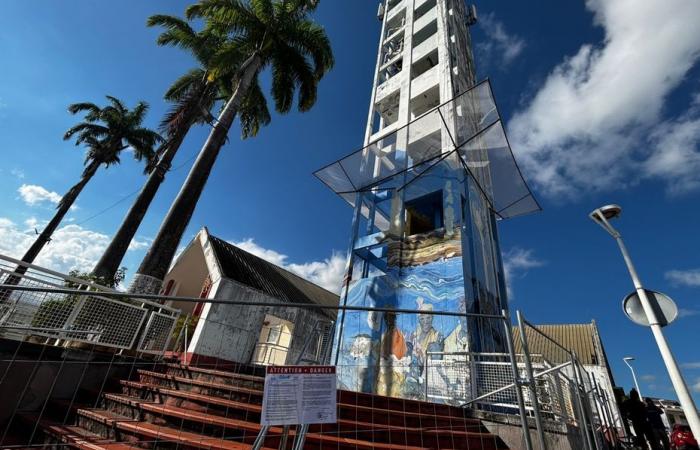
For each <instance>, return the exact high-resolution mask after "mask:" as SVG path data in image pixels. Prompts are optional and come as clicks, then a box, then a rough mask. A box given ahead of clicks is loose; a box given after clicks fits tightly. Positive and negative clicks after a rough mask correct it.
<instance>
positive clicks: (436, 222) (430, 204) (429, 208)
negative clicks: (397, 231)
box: [406, 190, 444, 236]
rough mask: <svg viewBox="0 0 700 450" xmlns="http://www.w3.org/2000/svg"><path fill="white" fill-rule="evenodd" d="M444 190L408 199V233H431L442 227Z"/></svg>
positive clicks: (409, 234)
mask: <svg viewBox="0 0 700 450" xmlns="http://www.w3.org/2000/svg"><path fill="white" fill-rule="evenodd" d="M443 226H444V223H443V211H442V190H439V191H435V192H431V193H430V194H427V195H423V196H422V197H418V198H415V199H413V200H407V201H406V235H407V236H413V235H416V234H423V233H429V232H431V231H434V230H437V229H438V228H442V227H443Z"/></svg>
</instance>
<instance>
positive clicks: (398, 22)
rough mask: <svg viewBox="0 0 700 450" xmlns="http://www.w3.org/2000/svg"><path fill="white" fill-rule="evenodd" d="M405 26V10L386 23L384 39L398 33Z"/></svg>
mask: <svg viewBox="0 0 700 450" xmlns="http://www.w3.org/2000/svg"><path fill="white" fill-rule="evenodd" d="M404 25H406V10H405V9H404V10H403V11H401V12H400V13H398V14H396V15H395V16H394V17H392V18H391V19H389V21H388V22H387V23H386V35H385V37H389V36H391V35H393V34H394V33H396V32H397V31H399V30H400V29H401V28H403V27H404Z"/></svg>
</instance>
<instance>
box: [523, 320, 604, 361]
mask: <svg viewBox="0 0 700 450" xmlns="http://www.w3.org/2000/svg"><path fill="white" fill-rule="evenodd" d="M536 328H537V330H539V331H540V332H541V333H543V334H545V335H546V336H548V337H549V338H551V339H552V340H554V341H555V342H557V343H558V344H559V345H561V346H562V347H564V348H566V349H567V350H569V351H574V352H575V353H576V356H577V357H578V359H579V361H581V363H582V364H588V365H603V364H605V362H604V361H603V359H604V358H602V357H601V355H598V351H597V346H596V339H597V338H596V336H597V332H596V327H595V324H594V323H581V324H578V323H576V324H561V325H536ZM525 333H526V336H527V343H528V347H529V349H530V354H540V355H542V356H544V358H545V359H546V360H547V361H549V362H550V363H552V364H562V363H564V362H567V361H568V360H569V356H568V354H567V353H566V352H564V350H563V349H562V348H561V347H559V346H557V345H556V344H554V343H552V342H551V341H550V340H548V339H547V338H546V337H544V336H542V334H540V333H538V332H537V331H535V330H533V329H531V328H530V327H526V330H525ZM513 341H514V344H515V352H516V353H522V351H523V348H522V342H521V340H520V330H519V329H518V327H513Z"/></svg>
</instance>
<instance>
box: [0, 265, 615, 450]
mask: <svg viewBox="0 0 700 450" xmlns="http://www.w3.org/2000/svg"><path fill="white" fill-rule="evenodd" d="M18 266H21V267H24V268H25V269H26V270H25V271H24V273H19V274H18V273H17V272H16V268H17V267H18ZM10 281H11V282H10ZM0 294H1V295H2V297H1V298H2V299H3V300H2V301H1V302H0V337H4V338H8V339H14V340H19V341H24V340H27V338H39V339H44V340H45V343H47V344H51V345H52V346H56V345H63V346H66V347H70V346H71V343H74V342H75V343H87V344H90V345H91V346H92V348H94V347H95V346H103V347H108V348H114V349H121V350H137V351H138V352H140V353H143V352H147V353H153V354H163V353H164V352H165V351H166V350H175V351H178V350H179V351H181V352H187V351H189V352H192V353H194V352H193V351H192V348H193V347H192V342H193V340H191V339H192V337H193V334H194V330H193V329H188V324H189V320H186V321H185V324H186V325H185V326H184V327H182V329H181V331H180V336H179V337H177V341H176V342H174V345H173V347H172V348H169V345H170V340H171V335H172V331H173V329H174V326H175V322H176V321H177V320H178V317H179V311H177V310H174V309H172V308H169V307H167V306H165V305H163V304H161V303H160V302H165V301H167V300H178V301H190V302H192V303H198V302H208V303H213V304H226V305H230V306H232V307H235V306H249V307H250V306H254V307H260V308H265V311H266V312H270V311H272V309H274V308H289V309H290V310H299V309H304V308H306V309H318V310H323V309H336V310H339V311H340V310H343V311H344V312H345V313H347V312H352V311H355V312H361V311H372V312H373V313H375V314H376V313H381V314H386V313H391V314H399V313H400V314H404V315H405V316H406V322H407V323H411V324H413V325H412V326H413V327H415V326H416V325H415V323H417V322H418V321H416V320H409V319H408V317H411V316H413V319H415V317H420V316H423V315H432V316H433V317H435V321H436V323H435V325H436V326H438V328H440V327H439V325H441V323H439V322H441V321H442V320H444V321H445V322H447V321H450V320H451V321H454V320H456V319H459V320H465V323H473V321H475V320H479V321H486V322H488V324H486V322H484V323H481V324H480V326H482V327H483V326H487V325H488V326H489V327H492V329H496V328H497V327H501V328H502V329H503V330H504V333H503V339H504V340H503V341H502V344H503V345H504V346H507V350H508V351H507V352H500V353H499V352H490V353H487V352H469V351H462V352H459V351H448V350H447V345H446V344H445V345H444V346H443V350H442V351H429V350H428V348H429V347H426V350H423V351H425V354H424V355H423V356H424V358H423V357H421V358H419V359H420V360H421V361H422V362H421V363H420V364H419V365H418V366H416V365H415V360H412V359H411V358H409V357H408V356H403V360H402V361H399V360H396V361H394V362H393V363H392V362H391V361H387V360H385V359H382V358H383V357H378V358H377V359H374V360H373V359H372V358H370V359H369V360H368V361H370V362H369V363H367V361H365V362H360V359H357V361H358V362H353V361H351V360H350V359H347V360H342V358H341V361H336V365H337V366H338V369H337V370H338V373H339V374H343V373H348V372H362V370H364V371H365V373H366V375H367V376H366V379H365V380H364V382H365V383H366V382H367V381H371V382H372V383H374V384H373V385H372V389H375V388H376V387H377V386H379V384H381V383H385V384H386V382H387V380H386V379H387V378H391V377H395V378H394V386H395V385H396V384H397V382H399V381H400V383H403V384H405V385H406V384H411V383H413V385H415V386H416V388H417V389H416V391H415V392H413V391H411V392H410V395H409V396H408V397H405V395H406V394H405V393H404V394H401V395H398V396H399V397H401V396H404V398H407V399H417V400H421V399H425V400H428V401H433V402H438V403H447V404H452V405H461V406H468V407H470V408H473V409H476V410H482V411H484V412H486V413H493V414H506V415H511V416H514V415H515V416H518V415H519V416H520V426H521V427H522V439H523V445H522V447H523V448H527V449H533V448H535V447H539V448H542V449H547V448H552V449H553V448H557V447H556V446H555V445H551V444H548V442H547V439H546V438H545V433H552V432H553V430H554V431H555V432H560V433H561V430H565V431H564V434H566V433H569V434H572V435H574V436H576V437H577V439H578V442H580V447H579V448H586V449H588V450H594V449H595V450H602V449H603V448H606V446H607V443H606V436H608V435H609V433H608V432H607V431H608V430H609V429H610V428H614V426H615V419H614V413H613V411H614V409H615V405H614V403H613V400H612V399H611V398H609V397H608V396H607V395H606V393H605V390H604V389H601V387H600V386H599V385H598V383H597V381H596V380H595V378H593V377H591V375H590V373H589V372H587V371H586V369H585V368H584V367H583V365H582V364H581V362H580V361H579V359H578V358H577V355H576V354H575V353H573V352H571V351H570V350H568V349H566V348H565V347H564V346H563V345H561V344H560V343H558V342H556V341H555V340H554V339H552V338H551V337H549V336H547V335H546V334H544V333H542V331H540V330H539V329H537V328H536V327H534V326H532V325H531V324H530V323H529V322H527V320H525V319H524V318H523V317H522V316H521V315H520V314H518V325H519V329H520V334H519V336H517V342H516V341H515V340H514V337H513V334H512V329H511V327H512V325H511V321H510V318H509V316H508V314H507V312H506V311H502V313H501V314H500V315H497V314H491V315H479V314H465V313H456V312H449V311H431V312H427V311H424V310H401V309H392V308H369V307H358V306H355V307H351V306H322V305H317V304H300V303H295V304H290V303H283V302H280V303H279V304H277V303H270V302H258V303H256V302H245V301H232V300H228V299H220V298H214V299H200V298H191V299H190V298H182V297H163V296H155V295H136V294H128V293H124V292H119V291H115V290H112V289H109V288H106V287H104V286H99V285H96V284H94V283H90V282H88V281H84V280H81V279H77V278H74V277H70V276H66V275H62V274H59V273H57V272H53V271H50V270H47V269H43V268H40V267H37V266H34V265H29V264H22V263H21V262H19V261H17V260H14V259H12V258H8V257H4V256H0ZM199 320H200V322H199V324H198V325H197V326H198V327H202V328H203V327H205V326H207V325H211V326H212V327H214V328H215V329H217V330H219V331H217V333H219V335H221V339H220V340H219V342H218V345H219V346H220V348H218V349H217V348H212V349H210V350H211V351H213V352H214V353H213V354H212V355H209V356H213V357H214V359H213V361H215V362H214V363H213V364H214V365H213V368H215V369H216V368H217V367H218V366H217V365H218V364H219V362H218V361H220V360H221V361H224V360H225V359H226V358H224V357H223V355H224V354H225V351H226V350H227V349H228V348H229V347H234V348H238V347H240V346H242V345H244V344H246V345H247V342H249V341H250V340H251V339H252V340H253V341H254V343H253V345H252V347H251V348H256V347H255V343H259V342H260V336H259V331H260V330H258V334H255V333H254V331H255V330H252V329H251V330H242V329H238V328H235V327H232V326H231V325H230V324H228V323H224V322H214V321H212V320H211V319H207V318H206V317H202V318H199ZM470 321H472V322H470ZM397 322H401V319H399V320H398V321H397ZM401 325H402V329H404V328H405V327H404V326H403V325H405V324H401ZM315 327H316V328H315V329H313V330H312V329H311V328H309V330H308V332H306V333H305V334H303V335H304V337H303V340H304V342H303V343H302V344H303V345H299V343H301V341H297V344H295V346H294V348H295V350H294V355H293V358H292V359H291V360H289V361H285V362H286V363H287V364H289V363H295V361H296V363H297V364H299V363H302V364H324V363H325V362H326V361H328V360H329V359H330V352H329V350H330V348H331V345H330V341H331V336H333V334H334V333H333V324H332V323H331V322H328V323H326V322H323V323H321V322H319V323H317V325H315ZM244 332H245V333H247V335H246V336H244ZM533 333H534V334H535V335H537V336H540V337H541V338H542V339H545V340H547V341H548V342H551V345H552V346H554V347H555V348H556V349H557V351H558V352H560V357H558V358H557V361H553V360H552V361H550V360H548V359H547V358H546V357H545V356H544V355H542V354H535V353H531V352H530V350H529V347H528V342H527V341H528V336H529V335H533ZM239 335H240V336H239ZM295 336H296V335H295ZM299 336H301V335H299ZM224 338H226V339H224ZM404 338H405V340H406V343H407V344H411V345H407V347H411V350H410V351H412V352H414V353H415V351H416V349H417V348H418V347H417V346H416V345H415V344H416V342H415V341H412V340H415V339H417V337H416V336H410V335H405V336H404ZM443 338H445V337H444V336H443ZM295 339H299V337H295ZM269 340H271V339H266V340H265V341H269ZM446 340H447V339H446V338H445V341H446ZM453 340H454V339H453ZM276 341H277V344H279V339H277V340H276ZM409 341H411V342H409ZM35 342H36V341H35ZM183 343H184V345H182V347H180V345H181V344H183ZM516 343H518V346H517V347H518V348H520V349H521V352H520V353H516V352H515V348H516ZM267 344H271V343H269V342H268V343H267ZM359 344H360V343H359V342H358V346H357V348H353V349H352V351H353V352H357V353H358V354H359V353H361V350H362V347H361V346H359ZM188 347H189V349H188ZM291 348H292V347H291V346H290V347H289V349H291ZM289 349H286V350H289ZM195 350H196V349H195ZM338 350H341V349H340V348H338ZM367 350H368V351H374V350H370V348H368V349H367ZM416 355H417V353H416V354H414V356H416ZM220 356H221V357H220ZM385 356H386V355H385ZM390 356H391V357H392V358H393V357H394V355H390ZM359 357H360V356H358V358H359ZM13 358H14V357H13ZM288 359H289V358H288ZM336 359H337V358H336ZM13 361H14V359H13ZM371 361H373V362H371ZM58 362H59V363H60V364H61V367H63V365H67V364H69V363H68V362H65V361H58ZM240 362H241V363H242V364H249V363H251V362H253V361H251V360H247V361H243V360H241V361H240ZM12 364H17V363H16V362H13V363H11V365H12ZM71 364H72V363H71ZM116 364H117V363H115V362H114V361H111V362H109V365H110V367H111V366H116ZM128 364H132V365H133V364H142V363H141V362H136V360H134V361H133V362H131V363H128ZM222 364H224V363H222ZM362 364H364V366H363V367H359V366H360V365H362ZM372 364H373V365H372ZM402 364H404V365H405V367H404V366H402ZM88 365H89V363H87V364H86V368H87V367H88ZM8 367H10V366H8ZM37 367H38V365H37ZM416 367H418V369H416ZM7 370H8V369H6V373H7ZM85 370H87V369H85ZM34 376H35V374H34V373H32V374H30V381H31V377H34ZM81 377H82V375H81ZM105 380H106V378H105ZM361 381H362V380H361ZM54 384H55V383H54ZM105 384H106V381H103V382H102V388H104V386H105ZM390 385H391V382H389V383H388V386H390ZM102 388H100V393H101V392H102ZM347 388H349V389H353V388H352V387H347ZM356 389H357V390H366V386H357V387H356ZM391 389H392V388H391V387H388V388H387V387H386V386H385V391H386V392H383V394H384V395H389V396H395V394H394V392H393V391H392V390H391ZM52 390H53V388H52ZM421 391H422V392H421ZM377 393H380V394H381V393H382V392H378V391H377ZM23 397H24V394H22V395H21V396H20V400H21V399H22V398H23ZM19 404H20V401H18V402H17V405H19ZM533 422H534V424H535V429H536V430H537V441H538V442H537V443H538V444H539V445H537V446H534V445H533V442H532V440H534V439H533V438H531V436H530V424H531V423H533ZM614 435H615V436H617V433H614ZM613 439H615V438H613Z"/></svg>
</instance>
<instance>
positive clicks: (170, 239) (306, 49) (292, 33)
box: [131, 0, 334, 292]
mask: <svg viewBox="0 0 700 450" xmlns="http://www.w3.org/2000/svg"><path fill="white" fill-rule="evenodd" d="M317 5H318V1H317V0H249V1H247V2H246V1H242V0H201V1H200V2H198V3H196V4H194V5H192V6H190V7H189V8H188V9H187V11H186V15H187V18H188V19H204V20H205V21H206V24H207V25H206V26H207V27H208V28H211V29H216V30H225V31H227V32H228V33H229V34H230V35H231V39H229V40H228V41H227V43H226V44H224V45H223V46H222V48H221V50H220V51H218V52H217V53H216V54H215V55H214V56H213V58H212V64H211V66H210V71H211V74H212V76H214V77H215V76H217V75H219V71H226V68H230V67H236V68H238V70H237V73H236V77H235V79H234V87H233V91H232V92H231V95H230V97H229V98H228V99H227V101H226V104H225V105H224V107H223V109H222V110H221V112H220V114H219V116H218V118H217V120H216V123H215V124H214V126H213V127H212V130H211V132H210V133H209V136H208V138H207V140H206V142H205V143H204V146H203V147H202V149H201V150H200V152H199V155H198V157H197V160H196V161H195V163H194V165H193V166H192V169H191V170H190V173H189V174H188V176H187V179H186V180H185V183H184V184H183V186H182V188H181V189H180V192H179V193H178V195H177V197H176V199H175V201H174V202H173V204H172V205H171V207H170V210H169V211H168V213H167V215H166V217H165V219H164V221H163V223H162V224H161V226H160V229H159V231H158V234H157V236H156V238H155V240H154V241H153V243H152V244H151V246H150V248H149V250H148V252H147V254H146V256H145V258H144V260H143V261H142V262H141V265H140V266H139V268H138V270H137V274H136V277H135V278H134V280H133V282H132V286H131V289H132V291H142V292H156V291H157V290H158V289H159V288H160V284H161V282H162V280H163V278H164V277H165V274H166V272H167V270H168V267H169V266H170V263H171V261H172V259H173V257H174V255H175V252H176V250H177V246H178V245H179V243H180V240H181V238H182V235H183V233H184V231H185V228H186V227H187V225H188V223H189V221H190V218H191V217H192V213H193V212H194V209H195V207H196V205H197V202H198V200H199V197H200V195H201V193H202V191H203V189H204V186H205V184H206V182H207V179H208V177H209V174H210V173H211V170H212V167H213V166H214V163H215V162H216V158H217V156H218V154H219V151H220V150H221V147H222V146H223V145H224V144H225V142H226V139H227V136H228V132H229V130H230V128H231V125H232V124H233V121H234V119H235V117H236V115H237V114H238V113H239V111H240V110H241V107H242V106H243V105H244V104H245V101H246V99H247V96H248V93H249V92H250V91H251V88H252V87H254V86H256V85H257V83H258V76H259V74H260V73H261V72H262V71H263V70H264V69H266V68H268V67H269V68H270V69H271V72H272V97H273V99H274V101H275V108H276V109H277V111H278V112H280V113H286V112H288V111H290V110H291V108H292V104H293V101H294V94H295V92H298V103H297V107H298V109H299V110H300V111H302V112H303V111H308V110H309V109H310V108H311V107H312V106H313V105H314V103H315V102H316V94H317V87H318V83H319V81H320V80H321V78H322V77H323V76H324V75H325V73H326V72H327V71H328V70H330V69H331V68H332V67H333V63H334V60H333V52H332V49H331V45H330V41H329V39H328V36H327V35H326V32H325V30H324V29H323V28H322V27H321V26H319V25H318V24H316V23H315V22H314V21H313V20H311V19H310V18H309V13H310V12H312V11H313V10H314V9H315V8H316V6H317Z"/></svg>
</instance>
